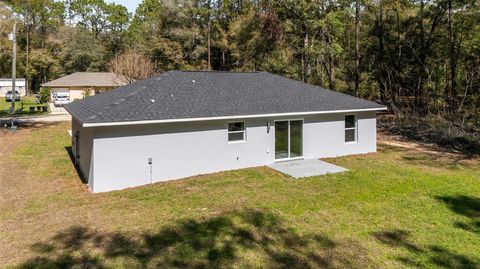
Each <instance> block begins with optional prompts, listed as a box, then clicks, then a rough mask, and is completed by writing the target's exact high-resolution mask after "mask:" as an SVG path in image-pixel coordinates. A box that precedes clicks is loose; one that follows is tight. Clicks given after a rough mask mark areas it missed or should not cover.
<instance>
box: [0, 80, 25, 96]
mask: <svg viewBox="0 0 480 269" xmlns="http://www.w3.org/2000/svg"><path fill="white" fill-rule="evenodd" d="M15 89H16V90H17V91H18V93H19V94H20V96H25V95H26V89H25V79H24V78H17V79H15ZM11 90H12V79H11V78H0V97H5V94H7V92H8V91H11Z"/></svg>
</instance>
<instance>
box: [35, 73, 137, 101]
mask: <svg viewBox="0 0 480 269" xmlns="http://www.w3.org/2000/svg"><path fill="white" fill-rule="evenodd" d="M127 84H128V82H127V79H126V78H125V77H123V76H121V75H118V74H115V73H111V72H75V73H72V74H69V75H66V76H63V77H60V78H57V79H55V80H52V81H49V82H47V83H43V84H42V87H46V88H50V89H51V95H52V96H51V99H52V100H53V99H54V98H56V97H57V96H60V95H62V96H67V97H68V98H69V99H70V101H74V100H78V99H83V98H84V97H85V96H90V95H95V94H99V93H102V92H106V91H109V90H111V89H114V88H116V87H120V86H124V85H127Z"/></svg>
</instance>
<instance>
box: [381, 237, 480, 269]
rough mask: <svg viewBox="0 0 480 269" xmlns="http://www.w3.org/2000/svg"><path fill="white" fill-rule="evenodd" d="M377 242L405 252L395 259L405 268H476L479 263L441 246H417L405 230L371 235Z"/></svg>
mask: <svg viewBox="0 0 480 269" xmlns="http://www.w3.org/2000/svg"><path fill="white" fill-rule="evenodd" d="M373 237H374V238H375V239H376V240H378V241H379V242H381V243H383V244H386V245H388V246H390V247H393V248H398V249H403V250H406V251H407V253H408V254H407V255H404V256H400V257H397V260H398V261H399V262H401V263H402V264H403V265H404V266H405V267H415V268H430V267H435V268H454V269H456V268H458V269H460V268H466V269H468V268H478V267H479V266H480V263H479V261H476V260H473V259H471V258H469V257H467V256H465V255H461V254H458V253H454V252H451V251H450V250H448V249H446V248H443V247H441V246H436V245H429V246H426V247H422V246H419V245H417V244H415V243H413V242H412V240H411V238H410V237H411V234H410V232H408V231H405V230H384V231H379V232H375V233H373Z"/></svg>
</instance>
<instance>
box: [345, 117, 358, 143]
mask: <svg viewBox="0 0 480 269" xmlns="http://www.w3.org/2000/svg"><path fill="white" fill-rule="evenodd" d="M355 142H357V116H356V115H345V143H355Z"/></svg>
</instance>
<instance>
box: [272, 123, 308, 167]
mask: <svg viewBox="0 0 480 269" xmlns="http://www.w3.org/2000/svg"><path fill="white" fill-rule="evenodd" d="M302 156H303V121H302V120H285V121H276V122H275V159H276V160H281V159H292V158H298V157H302Z"/></svg>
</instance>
